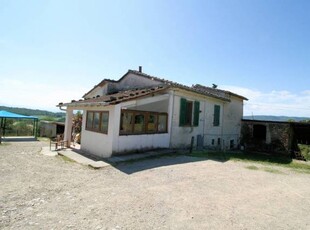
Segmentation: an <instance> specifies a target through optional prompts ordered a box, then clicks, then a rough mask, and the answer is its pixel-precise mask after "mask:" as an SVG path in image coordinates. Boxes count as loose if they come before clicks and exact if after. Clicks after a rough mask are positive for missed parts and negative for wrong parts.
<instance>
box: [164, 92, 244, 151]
mask: <svg viewBox="0 0 310 230" xmlns="http://www.w3.org/2000/svg"><path fill="white" fill-rule="evenodd" d="M171 93H172V94H173V100H174V103H173V104H174V106H173V108H174V109H173V114H172V118H171V119H172V127H171V141H170V143H171V144H170V146H171V147H173V148H182V147H188V146H189V145H190V143H191V137H192V136H193V137H194V145H195V146H196V144H197V135H202V136H203V137H204V146H205V147H206V146H207V147H214V148H215V147H218V148H229V144H230V140H234V143H235V147H236V146H237V144H238V141H239V138H240V128H241V118H242V114H243V103H242V100H240V99H237V98H231V100H232V101H231V102H223V101H222V100H219V99H215V98H211V97H202V96H199V95H196V94H191V93H187V92H182V91H174V92H171ZM181 97H183V98H185V99H187V100H193V101H195V100H197V101H199V102H200V111H201V113H200V114H199V126H198V127H180V126H179V116H180V99H181ZM214 105H219V106H220V108H221V109H220V125H219V126H214V125H213V117H214ZM218 138H220V146H218ZM212 140H214V144H212Z"/></svg>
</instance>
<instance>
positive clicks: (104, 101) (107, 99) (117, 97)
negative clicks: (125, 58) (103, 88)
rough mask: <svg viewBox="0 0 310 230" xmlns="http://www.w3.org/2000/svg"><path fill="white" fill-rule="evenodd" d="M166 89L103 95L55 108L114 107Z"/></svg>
mask: <svg viewBox="0 0 310 230" xmlns="http://www.w3.org/2000/svg"><path fill="white" fill-rule="evenodd" d="M167 88H169V87H168V86H164V85H163V86H156V87H149V88H143V89H134V90H126V91H122V92H118V93H115V94H110V95H103V96H100V97H95V98H90V99H85V100H82V99H81V100H79V101H75V100H72V101H71V102H70V103H59V104H58V105H57V106H58V107H61V106H88V105H101V106H107V105H115V104H119V103H121V102H125V101H130V100H134V99H137V98H141V97H145V96H148V95H150V94H153V93H158V92H161V91H164V90H166V89H167Z"/></svg>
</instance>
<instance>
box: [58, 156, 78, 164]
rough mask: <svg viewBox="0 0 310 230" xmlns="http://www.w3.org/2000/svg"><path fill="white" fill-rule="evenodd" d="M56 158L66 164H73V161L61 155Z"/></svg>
mask: <svg viewBox="0 0 310 230" xmlns="http://www.w3.org/2000/svg"><path fill="white" fill-rule="evenodd" d="M57 157H59V158H61V159H62V160H63V161H65V162H68V163H74V162H75V161H74V160H71V159H70V158H69V157H66V156H63V155H58V156H57Z"/></svg>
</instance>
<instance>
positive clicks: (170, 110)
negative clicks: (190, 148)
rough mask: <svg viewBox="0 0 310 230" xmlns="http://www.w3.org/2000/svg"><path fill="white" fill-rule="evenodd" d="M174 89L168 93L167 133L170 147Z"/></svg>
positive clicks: (170, 146)
mask: <svg viewBox="0 0 310 230" xmlns="http://www.w3.org/2000/svg"><path fill="white" fill-rule="evenodd" d="M173 107H174V91H170V93H169V104H168V133H169V138H170V140H169V148H172V125H173V111H174V108H173Z"/></svg>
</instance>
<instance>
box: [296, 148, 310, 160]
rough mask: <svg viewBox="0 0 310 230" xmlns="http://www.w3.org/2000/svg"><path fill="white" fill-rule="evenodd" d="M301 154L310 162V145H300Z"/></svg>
mask: <svg viewBox="0 0 310 230" xmlns="http://www.w3.org/2000/svg"><path fill="white" fill-rule="evenodd" d="M298 147H299V149H300V152H301V154H302V155H303V156H304V157H305V158H306V160H307V161H310V145H302V144H299V145H298Z"/></svg>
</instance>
